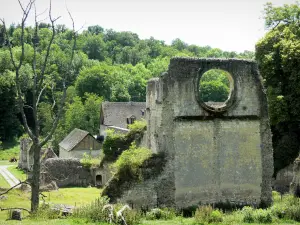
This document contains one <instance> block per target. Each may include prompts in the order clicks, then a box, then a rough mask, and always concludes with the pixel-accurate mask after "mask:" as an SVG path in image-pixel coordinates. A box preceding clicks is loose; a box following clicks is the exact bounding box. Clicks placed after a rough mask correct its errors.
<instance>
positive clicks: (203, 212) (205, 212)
mask: <svg viewBox="0 0 300 225" xmlns="http://www.w3.org/2000/svg"><path fill="white" fill-rule="evenodd" d="M194 218H195V221H196V223H198V224H205V223H219V222H222V221H223V213H222V212H221V211H219V210H214V209H213V208H212V207H211V206H210V205H209V206H199V208H198V209H197V210H196V212H195V216H194Z"/></svg>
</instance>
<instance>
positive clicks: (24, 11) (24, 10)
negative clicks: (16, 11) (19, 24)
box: [18, 0, 25, 13]
mask: <svg viewBox="0 0 300 225" xmlns="http://www.w3.org/2000/svg"><path fill="white" fill-rule="evenodd" d="M18 2H19V5H20V7H21V9H22V11H23V13H25V9H24V8H23V5H22V3H21V1H20V0H18Z"/></svg>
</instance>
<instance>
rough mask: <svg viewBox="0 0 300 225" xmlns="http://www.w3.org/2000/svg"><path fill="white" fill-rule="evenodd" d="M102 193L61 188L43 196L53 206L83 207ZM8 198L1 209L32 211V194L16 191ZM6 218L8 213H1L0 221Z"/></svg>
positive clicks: (8, 195) (93, 190) (2, 201)
mask: <svg viewBox="0 0 300 225" xmlns="http://www.w3.org/2000/svg"><path fill="white" fill-rule="evenodd" d="M100 191H101V190H99V189H97V188H60V189H59V190H58V191H51V192H44V193H43V194H44V195H46V196H47V197H46V198H45V200H46V201H47V202H51V203H53V204H64V205H72V206H81V205H84V204H88V203H90V202H92V201H93V200H95V199H96V198H97V197H99V196H100ZM6 196H7V199H5V200H0V207H1V208H9V207H22V208H26V209H30V193H28V192H27V193H25V192H21V191H20V190H18V189H15V190H12V191H11V192H9V194H7V195H6ZM25 214H26V213H25ZM6 218H7V212H6V211H2V212H0V221H4V220H5V219H6ZM0 224H1V223H0ZM37 224H38V223H37ZM58 224H60V223H58Z"/></svg>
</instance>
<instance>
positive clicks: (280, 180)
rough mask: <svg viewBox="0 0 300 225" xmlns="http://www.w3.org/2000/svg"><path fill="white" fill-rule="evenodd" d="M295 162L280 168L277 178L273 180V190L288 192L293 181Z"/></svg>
mask: <svg viewBox="0 0 300 225" xmlns="http://www.w3.org/2000/svg"><path fill="white" fill-rule="evenodd" d="M293 166H294V165H293V164H290V165H289V166H287V167H285V168H283V169H281V170H279V171H278V172H277V175H276V179H275V180H274V181H273V190H274V191H278V192H279V193H282V194H284V193H288V192H289V190H290V185H291V182H292V181H293Z"/></svg>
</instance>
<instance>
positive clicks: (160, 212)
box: [146, 208, 176, 220]
mask: <svg viewBox="0 0 300 225" xmlns="http://www.w3.org/2000/svg"><path fill="white" fill-rule="evenodd" d="M175 217H176V213H175V210H173V209H168V208H164V209H159V208H155V209H152V210H151V211H150V212H147V213H146V219H147V220H172V219H174V218H175Z"/></svg>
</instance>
